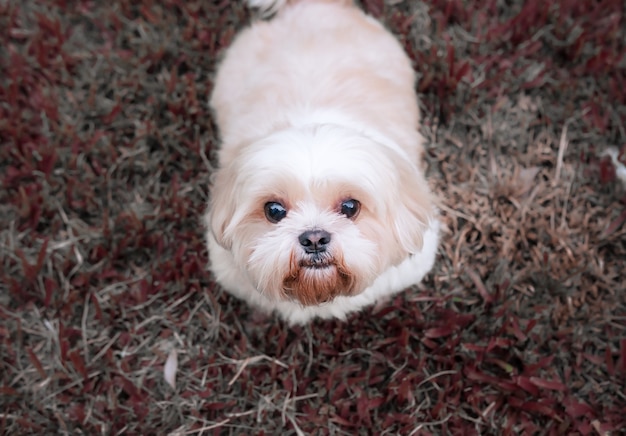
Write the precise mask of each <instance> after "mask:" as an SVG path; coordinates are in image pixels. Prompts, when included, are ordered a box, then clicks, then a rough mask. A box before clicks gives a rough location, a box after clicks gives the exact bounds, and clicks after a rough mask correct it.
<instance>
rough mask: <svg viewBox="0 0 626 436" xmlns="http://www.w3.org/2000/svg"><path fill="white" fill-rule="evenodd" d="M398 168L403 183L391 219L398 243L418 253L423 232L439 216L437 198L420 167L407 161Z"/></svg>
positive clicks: (399, 187)
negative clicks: (435, 201)
mask: <svg viewBox="0 0 626 436" xmlns="http://www.w3.org/2000/svg"><path fill="white" fill-rule="evenodd" d="M398 170H399V174H398V175H399V183H400V184H399V186H398V187H397V189H396V190H395V192H394V194H393V195H392V197H393V199H392V201H393V204H391V205H390V206H391V207H390V208H389V209H388V210H389V211H390V217H389V220H390V222H391V223H392V225H393V232H394V235H395V237H396V239H397V242H398V244H399V246H401V247H403V248H404V249H405V250H406V251H407V252H408V253H415V252H419V251H420V250H421V249H422V245H423V243H424V233H425V232H426V230H427V229H428V228H429V226H430V224H431V221H432V220H433V219H435V218H436V208H435V203H434V198H433V195H432V194H431V192H430V189H429V188H428V184H427V182H426V180H425V179H424V177H423V175H422V173H421V172H420V170H419V169H417V168H416V167H415V166H413V165H411V164H409V163H408V162H406V161H405V162H403V164H401V165H399V166H398Z"/></svg>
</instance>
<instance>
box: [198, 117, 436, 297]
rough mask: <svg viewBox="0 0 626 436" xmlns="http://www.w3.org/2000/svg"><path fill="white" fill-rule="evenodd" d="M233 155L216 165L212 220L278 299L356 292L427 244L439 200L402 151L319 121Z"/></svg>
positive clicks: (222, 239) (261, 286)
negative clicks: (425, 235) (424, 240)
mask: <svg viewBox="0 0 626 436" xmlns="http://www.w3.org/2000/svg"><path fill="white" fill-rule="evenodd" d="M230 157H231V159H230V164H227V165H226V166H225V167H222V168H220V169H219V170H218V171H217V172H216V174H215V180H214V185H213V188H212V194H211V204H210V208H209V213H208V215H207V217H208V225H209V227H210V231H211V232H212V233H213V235H214V236H215V238H216V240H217V241H218V243H219V244H220V245H222V246H223V247H224V248H226V249H228V250H230V251H231V253H232V254H233V257H234V259H235V262H237V263H238V265H239V266H240V267H241V268H242V269H243V270H245V271H247V273H248V275H249V277H250V279H251V280H252V282H253V283H254V285H255V286H256V288H257V290H258V291H259V292H262V293H264V294H265V295H266V296H267V297H269V298H270V299H274V300H291V301H298V302H299V303H301V304H302V305H304V306H309V305H317V304H322V303H324V302H328V301H331V300H332V299H333V298H335V297H337V296H339V295H345V296H351V295H356V294H358V293H360V292H362V291H363V290H364V289H365V288H366V287H367V286H369V285H371V283H372V282H373V280H374V279H375V278H376V277H377V276H378V275H379V274H380V273H382V272H383V271H384V270H385V269H387V268H389V267H390V266H392V265H396V264H398V263H399V262H400V261H401V260H403V259H404V258H406V256H407V255H408V254H409V253H412V252H415V251H418V250H419V249H420V248H421V245H422V234H423V232H424V231H425V229H426V227H427V225H428V220H429V219H430V217H431V216H432V213H433V205H432V200H431V197H430V194H429V191H428V188H427V186H426V184H425V182H424V180H423V177H421V175H420V174H419V172H418V171H419V170H418V169H417V168H416V167H415V166H414V165H413V164H411V163H410V162H409V160H408V157H407V156H405V155H403V154H402V153H401V152H398V151H394V150H393V149H391V148H389V147H387V146H385V145H382V144H379V143H377V142H375V141H374V140H372V139H370V138H368V137H365V136H363V135H360V134H359V133H357V132H354V131H351V130H347V129H343V128H340V127H335V126H320V127H315V128H307V129H293V130H287V131H283V132H279V133H276V134H273V135H272V136H269V137H267V138H264V139H262V140H259V141H256V142H254V143H252V144H246V145H242V146H241V147H239V148H238V149H236V150H235V151H234V152H233V154H232V155H231V156H230Z"/></svg>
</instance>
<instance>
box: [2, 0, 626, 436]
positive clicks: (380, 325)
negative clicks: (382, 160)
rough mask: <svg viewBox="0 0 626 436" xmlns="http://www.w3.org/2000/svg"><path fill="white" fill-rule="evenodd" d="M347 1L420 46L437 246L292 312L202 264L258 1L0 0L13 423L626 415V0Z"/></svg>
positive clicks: (7, 387)
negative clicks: (234, 78)
mask: <svg viewBox="0 0 626 436" xmlns="http://www.w3.org/2000/svg"><path fill="white" fill-rule="evenodd" d="M361 6H362V7H364V8H365V9H366V10H367V11H368V12H369V13H371V14H372V15H374V16H376V17H379V18H380V19H381V20H382V21H383V22H384V23H385V24H386V25H387V26H388V27H389V28H390V29H391V30H392V31H393V32H394V33H395V34H396V35H397V36H398V38H399V39H400V40H401V41H402V43H403V45H404V47H405V48H406V51H407V52H408V54H409V55H410V56H411V58H412V60H413V61H414V65H415V70H416V72H417V74H418V78H419V82H418V85H417V92H418V94H419V96H420V99H421V105H422V110H423V129H422V131H423V134H424V135H425V137H426V138H427V140H428V141H427V149H428V153H427V159H428V163H429V173H428V176H429V180H430V182H431V185H432V188H433V190H434V191H435V192H436V193H437V194H438V196H439V197H440V198H441V204H440V208H441V213H442V220H443V222H444V230H443V234H442V238H443V242H442V246H441V249H440V252H439V256H438V260H437V265H436V267H435V269H434V270H433V272H432V274H431V275H430V277H429V279H428V280H427V281H426V282H425V283H423V284H422V285H420V286H418V287H416V288H413V289H410V290H407V291H406V292H404V293H402V294H401V295H399V296H397V297H396V298H394V299H393V300H392V301H389V302H386V303H384V304H381V305H379V306H377V307H375V308H370V309H368V310H366V311H364V312H362V313H359V314H355V315H354V316H352V317H350V319H349V320H348V321H347V322H339V321H324V322H322V321H318V322H315V323H313V324H312V325H310V326H307V327H298V328H290V327H288V326H287V325H285V324H283V323H282V322H280V321H279V320H276V319H274V318H260V317H258V316H256V315H255V314H254V313H253V312H252V311H251V309H250V308H249V307H248V306H247V305H245V304H243V303H241V302H239V301H236V300H235V299H234V298H232V297H230V296H229V295H228V294H225V293H224V292H223V291H222V290H220V289H219V287H217V286H216V285H215V284H214V282H213V281H212V279H211V276H210V274H209V273H208V272H207V270H206V265H207V252H206V248H205V245H204V240H203V228H202V225H201V222H200V216H201V214H202V212H203V210H204V208H205V204H206V201H207V197H208V188H209V180H210V174H211V170H212V168H213V167H214V166H215V165H216V161H215V156H214V150H215V148H216V147H217V145H218V143H217V132H216V129H215V127H214V124H213V123H212V121H211V115H210V112H209V109H208V107H207V97H208V95H209V93H210V92H211V88H212V82H211V81H212V77H213V75H214V72H215V68H216V62H217V60H218V59H219V56H220V53H222V51H223V49H224V48H225V47H226V46H227V45H228V43H229V42H230V41H231V40H232V38H233V35H234V33H235V31H236V30H238V29H239V28H241V27H242V26H244V25H245V24H246V23H247V22H248V21H249V20H250V18H251V14H250V13H249V12H248V11H247V10H246V8H245V7H244V6H243V5H242V4H240V3H239V2H230V1H226V0H224V1H221V2H218V1H216V0H187V1H183V0H162V1H153V0H138V1H131V0H108V1H106V2H105V1H102V2H96V1H86V0H80V1H79V0H49V1H44V0H20V1H18V0H4V1H2V0H0V38H1V44H0V393H1V395H0V433H2V434H11V435H17V434H143V435H148V434H168V433H170V434H173V435H183V434H236V435H249V434H284V435H289V434H297V435H300V434H319V435H323V434H332V435H339V434H383V433H385V434H403V435H408V434H415V435H417V434H550V435H552V434H581V435H586V434H591V435H593V434H599V435H607V434H618V433H619V432H620V430H621V431H623V430H624V429H625V428H626V392H625V389H624V386H625V385H626V292H625V291H626V282H625V280H624V264H625V261H626V225H625V224H624V221H626V201H625V198H626V193H625V190H624V188H623V187H622V186H621V185H620V184H619V182H618V180H617V179H616V178H615V174H614V169H615V168H614V166H613V165H611V164H609V163H608V161H607V158H603V157H602V153H603V152H604V151H605V150H606V149H608V148H609V147H616V148H617V149H618V150H622V151H624V150H626V147H624V144H626V131H625V125H626V55H625V52H626V16H625V10H624V9H625V6H624V3H623V1H622V0H561V1H555V2H546V1H543V0H527V1H521V0H465V1H463V0H426V1H423V2H422V1H408V0H406V1H402V0H399V1H398V0H394V1H386V2H383V1H382V0H367V1H363V2H362V4H361ZM621 158H622V159H624V155H623V154H622V155H621ZM165 374H167V378H166V377H165Z"/></svg>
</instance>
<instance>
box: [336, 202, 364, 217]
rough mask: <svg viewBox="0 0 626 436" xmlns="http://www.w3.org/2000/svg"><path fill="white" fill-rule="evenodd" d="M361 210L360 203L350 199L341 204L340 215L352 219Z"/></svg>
mask: <svg viewBox="0 0 626 436" xmlns="http://www.w3.org/2000/svg"><path fill="white" fill-rule="evenodd" d="M360 210H361V203H359V202H358V201H357V200H355V199H353V198H351V199H350V200H345V201H343V202H342V203H341V213H342V214H343V215H345V216H346V217H348V218H354V217H356V216H357V214H358V213H359V211H360Z"/></svg>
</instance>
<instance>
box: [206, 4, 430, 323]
mask: <svg viewBox="0 0 626 436" xmlns="http://www.w3.org/2000/svg"><path fill="white" fill-rule="evenodd" d="M248 3H249V5H250V6H254V7H258V8H260V9H261V11H262V12H265V13H271V14H274V16H273V18H271V19H270V20H257V21H255V22H254V23H253V24H252V25H251V26H250V27H248V28H246V29H245V30H243V31H242V32H241V33H240V34H239V35H238V36H237V37H236V38H235V40H234V42H233V44H232V45H231V46H230V48H229V49H228V50H227V51H226V53H225V57H224V59H223V61H222V62H221V65H220V67H219V69H218V72H217V76H216V79H215V87H214V90H213V94H212V96H211V101H210V103H211V106H212V109H213V110H214V113H215V118H216V122H217V126H218V129H219V132H220V135H221V147H220V150H219V155H218V158H219V169H217V170H216V173H215V174H214V180H213V186H212V188H211V200H210V204H209V208H208V211H207V214H206V217H205V220H206V225H207V237H208V249H209V255H210V261H211V269H212V271H213V273H214V275H215V278H216V280H217V281H218V282H219V283H220V284H221V286H222V287H223V288H225V289H226V290H227V291H229V292H230V293H231V294H234V295H235V296H237V297H239V298H242V299H244V300H246V301H248V302H249V303H251V304H252V305H254V306H256V307H258V308H261V309H263V310H265V311H266V312H271V311H275V312H277V313H278V314H279V315H281V316H282V317H283V318H284V319H286V320H287V321H288V322H290V323H292V324H294V323H305V322H307V321H309V320H311V319H312V318H315V317H321V318H332V317H336V318H340V319H345V317H346V314H347V313H349V312H352V311H356V310H358V309H360V308H362V307H364V306H366V305H369V304H372V303H374V302H376V301H377V300H379V299H381V298H384V297H385V296H389V295H391V294H394V293H397V292H399V291H401V290H403V289H405V288H407V287H408V286H411V285H413V284H416V283H418V282H420V281H421V280H422V278H423V277H424V275H425V274H426V273H428V271H429V270H430V269H431V268H432V266H433V263H434V260H435V254H436V251H437V245H438V228H439V222H438V219H437V211H436V208H435V205H434V199H433V196H432V194H431V192H430V190H429V187H428V185H427V183H426V180H425V178H424V174H423V168H422V165H421V159H422V154H423V149H422V137H421V136H420V134H419V133H418V127H419V110H418V104H417V99H416V96H415V92H414V82H415V76H414V71H413V69H412V67H411V62H410V60H409V59H408V57H407V55H406V54H405V53H404V51H403V50H402V48H401V46H400V44H399V43H398V41H396V39H395V38H394V37H393V36H392V35H391V34H390V33H389V32H388V31H387V30H385V28H384V27H383V26H382V25H381V24H380V23H379V22H377V21H376V20H375V19H373V18H372V17H370V16H368V15H366V14H365V13H363V12H362V11H361V10H360V9H359V8H358V7H357V6H355V5H354V4H353V2H352V1H349V0H343V1H342V0H335V1H332V0H300V1H298V0H295V1H288V0H249V2H248Z"/></svg>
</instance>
